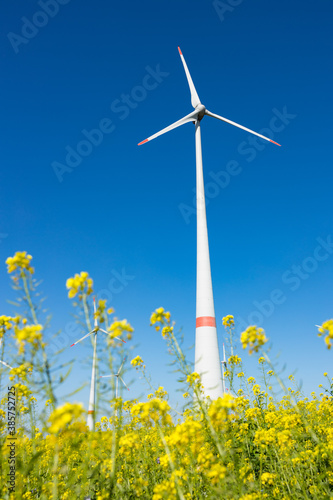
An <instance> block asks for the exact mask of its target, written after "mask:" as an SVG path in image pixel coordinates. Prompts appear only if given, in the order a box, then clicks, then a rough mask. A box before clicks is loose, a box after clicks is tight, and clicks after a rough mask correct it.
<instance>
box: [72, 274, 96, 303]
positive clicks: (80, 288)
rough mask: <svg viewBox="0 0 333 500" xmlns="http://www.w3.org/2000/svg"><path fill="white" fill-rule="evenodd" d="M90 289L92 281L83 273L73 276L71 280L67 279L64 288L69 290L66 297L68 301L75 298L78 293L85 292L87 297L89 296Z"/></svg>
mask: <svg viewBox="0 0 333 500" xmlns="http://www.w3.org/2000/svg"><path fill="white" fill-rule="evenodd" d="M92 287H93V280H92V279H91V278H89V274H88V273H87V272H85V271H82V272H81V273H80V274H75V276H74V277H73V278H68V280H67V281H66V288H68V289H69V292H68V297H69V298H70V299H72V298H73V297H75V295H76V294H77V293H79V292H81V293H84V292H85V293H86V294H87V295H90V294H91V293H92V292H93V288H92ZM80 295H81V294H80ZM80 295H79V298H80Z"/></svg>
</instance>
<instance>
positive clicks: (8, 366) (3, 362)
mask: <svg viewBox="0 0 333 500" xmlns="http://www.w3.org/2000/svg"><path fill="white" fill-rule="evenodd" d="M0 363H2V364H3V365H4V366H6V367H7V368H10V369H11V370H13V367H12V366H10V365H7V363H6V362H5V361H1V360H0Z"/></svg>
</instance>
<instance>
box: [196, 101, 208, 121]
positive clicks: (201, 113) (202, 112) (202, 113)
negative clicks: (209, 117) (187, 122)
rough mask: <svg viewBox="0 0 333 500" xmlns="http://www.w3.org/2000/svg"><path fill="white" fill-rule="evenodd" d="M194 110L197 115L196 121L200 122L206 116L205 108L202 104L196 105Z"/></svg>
mask: <svg viewBox="0 0 333 500" xmlns="http://www.w3.org/2000/svg"><path fill="white" fill-rule="evenodd" d="M195 110H196V112H197V113H198V118H197V119H198V120H199V121H200V120H202V119H203V117H204V116H205V114H206V108H205V106H204V105H203V104H198V105H197V106H196V107H195Z"/></svg>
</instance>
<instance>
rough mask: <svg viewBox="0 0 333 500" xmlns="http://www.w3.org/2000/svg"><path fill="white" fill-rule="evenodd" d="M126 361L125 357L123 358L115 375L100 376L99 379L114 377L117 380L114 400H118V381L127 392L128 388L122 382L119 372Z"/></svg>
mask: <svg viewBox="0 0 333 500" xmlns="http://www.w3.org/2000/svg"><path fill="white" fill-rule="evenodd" d="M126 359H127V356H125V357H124V359H123V362H122V363H121V365H120V368H119V370H118V371H117V373H112V374H111V375H101V376H100V378H110V377H116V379H117V381H116V399H117V398H118V381H119V379H120V380H121V381H122V383H123V385H124V386H125V387H126V389H127V390H128V391H129V388H128V387H127V385H126V384H125V382H124V381H123V379H122V378H121V376H120V373H121V370H122V369H123V366H124V364H125V361H126Z"/></svg>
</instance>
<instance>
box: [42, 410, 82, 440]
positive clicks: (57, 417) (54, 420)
mask: <svg viewBox="0 0 333 500" xmlns="http://www.w3.org/2000/svg"><path fill="white" fill-rule="evenodd" d="M83 413H84V409H83V406H82V404H78V403H65V404H64V405H62V406H59V407H58V408H56V409H55V410H54V411H53V412H52V413H51V415H50V417H49V422H50V424H51V426H50V428H49V432H50V433H51V434H56V433H57V432H59V431H61V430H63V429H64V428H65V426H66V425H67V424H70V423H72V422H73V421H75V420H77V419H79V418H80V417H81V415H82V414H83Z"/></svg>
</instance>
